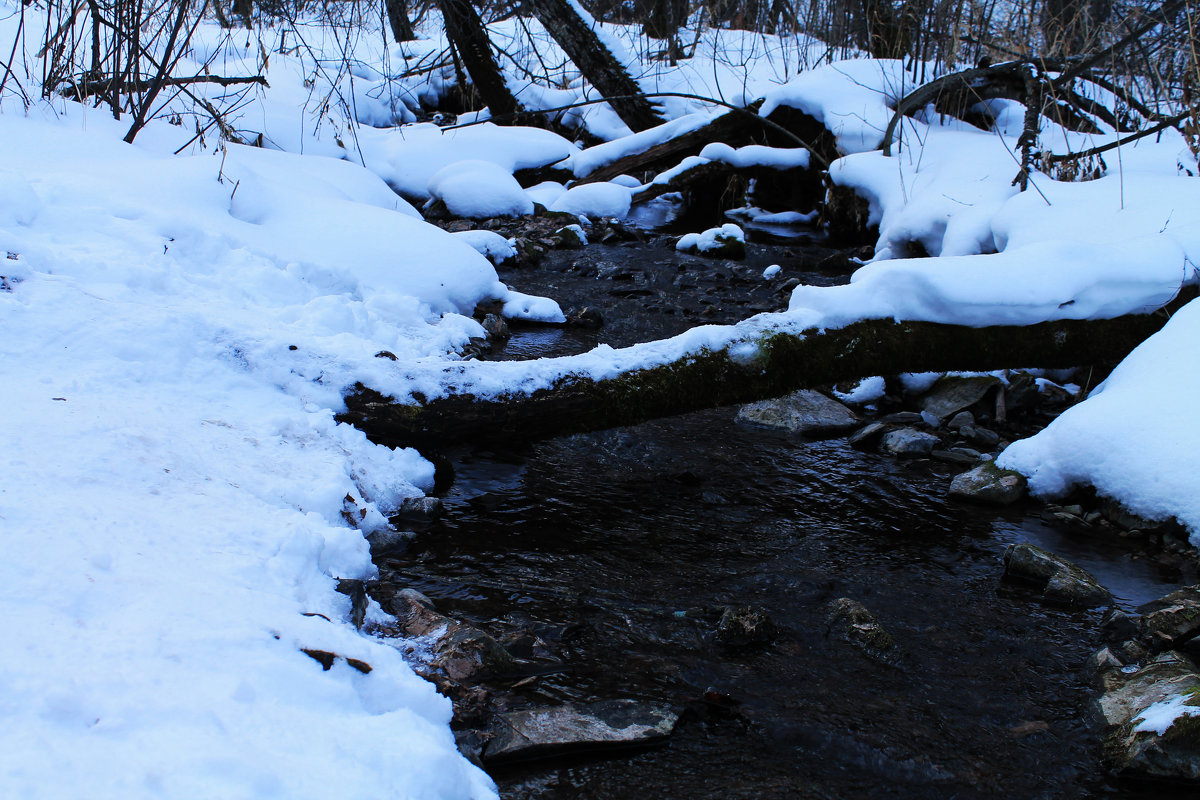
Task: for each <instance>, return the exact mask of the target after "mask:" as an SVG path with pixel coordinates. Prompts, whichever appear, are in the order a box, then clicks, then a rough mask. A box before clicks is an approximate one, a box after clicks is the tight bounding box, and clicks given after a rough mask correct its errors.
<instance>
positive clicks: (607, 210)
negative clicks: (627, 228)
mask: <svg viewBox="0 0 1200 800" xmlns="http://www.w3.org/2000/svg"><path fill="white" fill-rule="evenodd" d="M632 197H633V192H632V190H630V189H629V187H627V186H621V185H619V184H616V183H585V184H582V185H579V186H572V187H571V188H570V189H567V190H566V191H565V192H563V193H562V194H560V195H559V196H558V197H557V198H555V200H554V201H553V202H552V203H551V204H550V210H551V211H566V212H567V213H569V214H576V215H578V216H584V217H615V218H617V219H621V218H623V217H624V216H625V215H627V214H628V213H629V206H630V203H631V198H632Z"/></svg>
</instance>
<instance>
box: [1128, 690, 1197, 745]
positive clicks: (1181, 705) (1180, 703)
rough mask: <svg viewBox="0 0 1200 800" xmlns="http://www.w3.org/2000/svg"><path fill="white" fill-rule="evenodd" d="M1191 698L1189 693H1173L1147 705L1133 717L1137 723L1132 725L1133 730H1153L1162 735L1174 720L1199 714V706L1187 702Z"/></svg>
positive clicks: (1144, 731) (1135, 731) (1140, 731)
mask: <svg viewBox="0 0 1200 800" xmlns="http://www.w3.org/2000/svg"><path fill="white" fill-rule="evenodd" d="M1192 699H1193V698H1192V697H1191V695H1186V696H1185V695H1182V694H1175V695H1171V696H1170V697H1167V698H1165V699H1163V700H1159V701H1158V702H1157V703H1154V704H1152V705H1150V706H1148V707H1147V708H1145V709H1144V710H1143V711H1142V713H1140V714H1138V715H1137V716H1136V717H1134V719H1133V721H1134V722H1136V723H1137V725H1135V726H1134V728H1133V732H1134V733H1135V734H1137V733H1149V732H1153V733H1157V734H1158V735H1159V736H1162V735H1163V734H1164V733H1166V732H1167V731H1168V730H1169V729H1170V727H1171V726H1172V725H1174V724H1175V721H1176V720H1179V719H1182V718H1184V717H1194V716H1196V715H1197V714H1200V708H1198V707H1196V706H1195V705H1192V704H1191V703H1189V702H1188V701H1190V700H1192Z"/></svg>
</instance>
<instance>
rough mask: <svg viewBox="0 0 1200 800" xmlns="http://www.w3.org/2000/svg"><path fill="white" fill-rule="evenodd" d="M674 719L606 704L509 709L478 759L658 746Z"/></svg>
mask: <svg viewBox="0 0 1200 800" xmlns="http://www.w3.org/2000/svg"><path fill="white" fill-rule="evenodd" d="M678 719H679V716H678V714H676V713H675V712H674V711H672V710H671V709H670V708H668V707H666V706H660V705H653V704H649V703H642V702H638V701H636V700H606V701H602V702H599V703H591V704H588V705H570V704H568V705H562V706H546V707H540V708H531V709H527V710H524V711H513V712H510V713H507V714H500V715H498V716H497V717H496V719H495V722H494V724H493V727H492V731H491V734H492V738H491V740H490V741H489V742H488V743H487V744H486V745H485V747H484V750H483V761H484V763H485V764H487V765H489V766H492V765H496V764H502V763H509V762H513V761H525V760H530V759H537V758H550V757H554V756H561V755H574V754H578V753H588V752H598V751H607V750H615V749H628V748H637V747H646V746H650V745H654V744H658V743H661V742H663V741H664V740H665V739H666V738H667V737H668V736H670V735H671V732H672V731H673V730H674V728H675V723H676V722H677V721H678Z"/></svg>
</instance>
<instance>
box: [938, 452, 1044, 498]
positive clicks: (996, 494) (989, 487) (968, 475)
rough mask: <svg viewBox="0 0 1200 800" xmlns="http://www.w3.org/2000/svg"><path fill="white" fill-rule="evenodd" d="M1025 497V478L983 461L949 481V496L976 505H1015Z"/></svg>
mask: <svg viewBox="0 0 1200 800" xmlns="http://www.w3.org/2000/svg"><path fill="white" fill-rule="evenodd" d="M1024 495H1025V476H1024V475H1022V474H1021V473H1019V472H1013V471H1012V470H1010V469H1001V468H1000V467H997V466H996V464H995V463H994V462H991V461H985V462H983V463H982V464H980V465H979V466H977V467H975V468H974V469H972V470H968V471H966V472H964V473H962V474H960V475H955V476H954V480H952V481H950V496H951V497H959V498H962V499H963V500H971V501H974V502H976V503H986V504H988V505H997V506H1004V505H1009V504H1010V503H1015V502H1017V501H1018V500H1020V499H1021V498H1022V497H1023V496H1024Z"/></svg>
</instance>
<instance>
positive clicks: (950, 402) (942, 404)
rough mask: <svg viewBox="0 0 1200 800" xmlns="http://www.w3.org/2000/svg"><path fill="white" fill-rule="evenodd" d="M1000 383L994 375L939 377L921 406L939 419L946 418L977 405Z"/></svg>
mask: <svg viewBox="0 0 1200 800" xmlns="http://www.w3.org/2000/svg"><path fill="white" fill-rule="evenodd" d="M999 385H1000V379H999V378H997V377H995V376H994V375H979V376H973V377H962V376H959V375H945V376H943V377H941V378H938V380H937V382H936V383H934V384H933V386H932V387H931V388H930V390H929V392H928V393H927V394H926V395H925V399H924V400H923V401H922V403H921V408H922V410H924V411H928V412H929V413H930V414H933V415H934V416H935V417H938V418H939V419H945V418H946V417H948V416H950V415H951V414H956V413H958V412H959V411H962V410H963V409H965V408H969V407H971V406H973V405H975V404H976V403H978V402H979V401H980V400H982V399H983V398H984V396H985V395H987V393H988V392H989V391H991V390H992V389H993V388H995V387H996V386H999Z"/></svg>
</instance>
